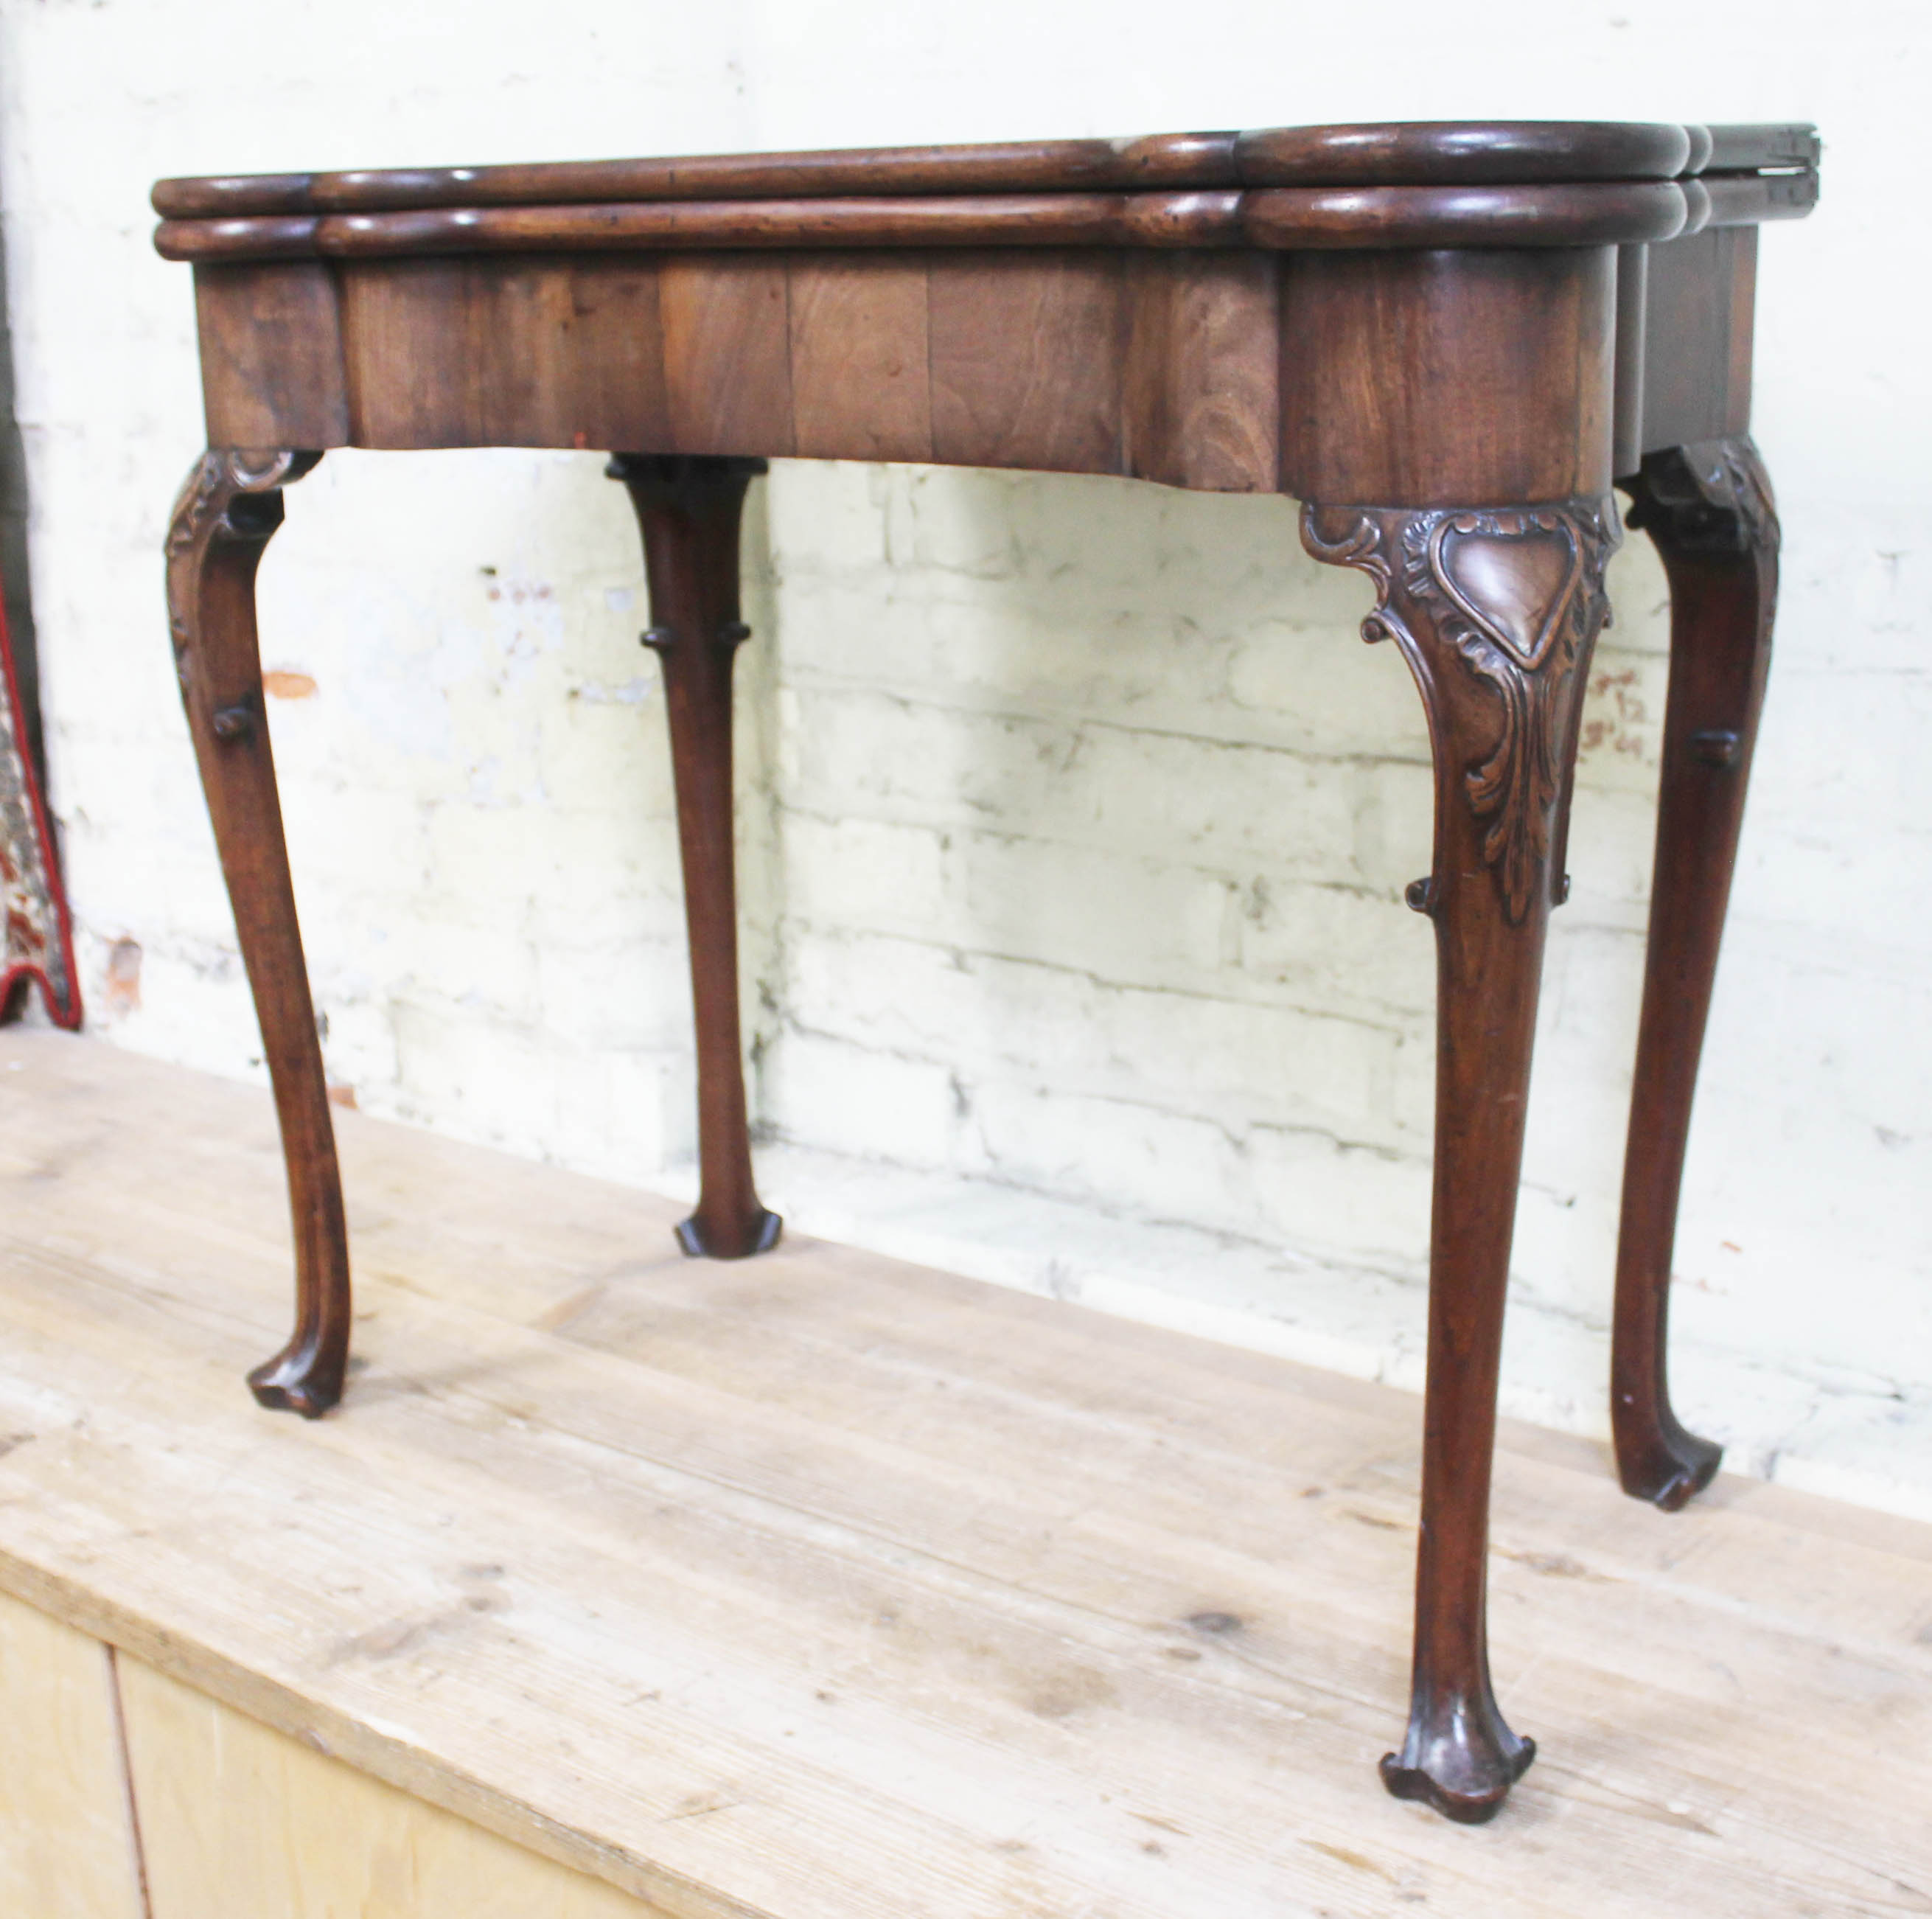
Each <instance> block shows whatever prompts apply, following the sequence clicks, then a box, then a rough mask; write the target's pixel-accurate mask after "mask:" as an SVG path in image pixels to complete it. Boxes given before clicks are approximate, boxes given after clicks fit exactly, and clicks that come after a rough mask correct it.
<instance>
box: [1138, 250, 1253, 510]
mask: <svg viewBox="0 0 1932 1919" xmlns="http://www.w3.org/2000/svg"><path fill="white" fill-rule="evenodd" d="M1127 301H1128V312H1129V317H1128V339H1127V360H1126V363H1125V367H1124V372H1123V377H1122V393H1121V404H1122V406H1123V408H1124V413H1125V422H1124V465H1125V468H1126V470H1127V472H1129V473H1132V474H1133V475H1134V476H1136V478H1138V479H1152V480H1160V481H1163V482H1165V483H1166V485H1169V486H1187V487H1198V488H1202V489H1203V490H1205V491H1214V492H1222V493H1250V492H1262V493H1266V492H1272V491H1274V489H1275V488H1276V487H1277V485H1278V484H1279V479H1280V437H1281V431H1280V335H1281V263H1280V260H1278V259H1277V258H1276V257H1274V256H1273V255H1271V254H1253V253H1213V254H1139V255H1137V256H1136V257H1134V258H1133V259H1132V260H1130V262H1129V263H1128V268H1127Z"/></svg>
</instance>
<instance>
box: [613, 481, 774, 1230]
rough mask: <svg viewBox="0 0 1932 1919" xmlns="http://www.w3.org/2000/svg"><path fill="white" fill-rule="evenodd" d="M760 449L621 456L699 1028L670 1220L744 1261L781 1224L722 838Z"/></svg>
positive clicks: (728, 815) (727, 828)
mask: <svg viewBox="0 0 1932 1919" xmlns="http://www.w3.org/2000/svg"><path fill="white" fill-rule="evenodd" d="M764 470H765V463H764V462H763V461H762V460H746V459H727V458H686V457H677V456H671V455H652V454H641V453H620V454H619V455H616V457H615V458H613V460H612V461H611V462H610V468H609V471H610V476H611V478H612V479H620V480H622V482H624V485H625V488H627V489H628V491H629V493H630V496H631V505H632V506H634V507H635V508H636V509H637V523H638V524H639V526H640V527H641V528H642V529H643V539H644V568H645V573H646V579H647V581H648V583H649V588H650V599H651V618H652V626H651V627H650V629H649V631H648V632H646V634H645V635H644V644H646V645H647V646H649V647H652V649H653V650H655V653H657V656H658V659H661V661H662V662H664V704H665V707H666V709H667V712H668V714H669V716H670V747H671V770H672V776H673V779H674V781H675V782H676V788H677V830H678V843H679V849H680V851H682V856H683V863H684V902H685V920H686V923H687V924H688V927H689V929H690V937H691V997H692V1002H693V1006H694V1011H695V1013H696V1015H697V1156H698V1169H699V1170H698V1192H697V1210H696V1211H695V1212H694V1213H693V1214H692V1215H691V1217H690V1218H688V1220H686V1221H685V1222H684V1224H682V1226H680V1227H679V1228H678V1230H677V1236H678V1240H679V1244H680V1245H682V1247H683V1248H684V1250H685V1251H686V1252H687V1253H691V1254H708V1255H709V1257H712V1259H715V1260H737V1259H742V1258H744V1257H745V1256H746V1255H747V1254H752V1253H762V1252H765V1251H768V1250H769V1248H771V1247H772V1246H774V1245H776V1244H777V1243H778V1232H779V1228H780V1226H781V1221H780V1220H779V1218H778V1215H777V1214H776V1213H774V1212H766V1210H765V1209H764V1207H763V1206H761V1205H760V1203H759V1202H758V1196H757V1192H756V1191H755V1190H754V1188H753V1186H752V1184H751V1134H750V1131H749V1129H748V1125H747V1122H746V1117H745V1069H744V1059H743V1053H742V1040H741V1038H740V1035H739V1025H738V904H737V885H736V876H735V870H734V860H733V847H732V805H731V666H732V662H733V658H734V656H736V652H737V650H738V647H739V643H740V642H741V641H743V640H745V639H747V638H749V637H750V632H751V629H749V628H748V626H745V624H744V623H743V622H742V620H740V619H739V617H738V611H739V609H738V527H739V518H740V516H741V515H742V511H743V508H744V503H745V488H746V487H747V486H748V485H749V484H750V483H751V479H752V478H753V476H754V475H756V474H758V473H763V471H764Z"/></svg>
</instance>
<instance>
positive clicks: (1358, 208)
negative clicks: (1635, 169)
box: [1241, 180, 1686, 252]
mask: <svg viewBox="0 0 1932 1919" xmlns="http://www.w3.org/2000/svg"><path fill="white" fill-rule="evenodd" d="M1685 211H1686V206H1685V198H1684V192H1683V189H1682V188H1680V187H1679V186H1678V185H1677V184H1676V182H1674V181H1671V180H1642V181H1633V182H1616V183H1615V184H1613V185H1587V186H1513V187H1355V188H1333V187H1331V188H1320V187H1304V188H1286V187H1283V188H1261V189H1258V190H1256V191H1253V192H1252V193H1248V194H1244V195H1243V196H1242V200H1241V225H1242V228H1243V230H1244V232H1245V233H1247V236H1248V238H1249V239H1250V240H1251V241H1253V242H1254V243H1255V245H1257V246H1264V247H1279V248H1283V250H1284V251H1288V250H1292V251H1296V252H1300V251H1303V250H1304V249H1309V248H1331V247H1334V248H1346V249H1347V250H1348V251H1351V252H1360V251H1364V250H1366V249H1370V248H1389V247H1594V246H1607V245H1608V246H1614V245H1620V244H1622V242H1625V241H1631V240H1667V239H1670V236H1672V235H1673V233H1676V232H1678V231H1679V230H1680V229H1681V228H1682V226H1683V224H1684V221H1685Z"/></svg>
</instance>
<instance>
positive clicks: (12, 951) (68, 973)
mask: <svg viewBox="0 0 1932 1919" xmlns="http://www.w3.org/2000/svg"><path fill="white" fill-rule="evenodd" d="M29 980H37V981H39V983H40V991H41V993H42V994H43V996H45V999H46V1006H47V1012H48V1014H49V1017H51V1018H52V1020H53V1021H54V1023H55V1025H56V1026H79V1025H80V981H78V980H77V978H75V976H74V932H73V929H72V927H71V925H70V924H69V923H68V911H67V898H66V896H65V894H64V893H62V890H61V883H60V875H59V873H58V871H56V869H55V866H54V854H53V839H52V836H51V835H50V834H49V832H48V831H47V813H46V807H45V806H43V804H42V803H41V801H40V782H39V781H38V780H37V779H36V778H35V777H34V762H33V757H32V755H31V754H30V753H29V752H28V750H27V729H26V721H25V716H24V715H23V712H22V710H21V706H20V684H19V682H18V681H17V679H16V678H15V677H14V673H13V647H12V645H11V644H10V642H9V641H8V639H7V617H6V614H5V612H4V611H0V1020H4V1019H5V1018H6V1017H7V1016H8V1015H9V1014H10V1013H12V1012H13V1011H17V1008H18V1002H19V1001H20V998H21V996H23V994H24V993H26V990H27V982H28V981H29Z"/></svg>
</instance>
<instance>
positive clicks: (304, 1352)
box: [167, 451, 350, 1419]
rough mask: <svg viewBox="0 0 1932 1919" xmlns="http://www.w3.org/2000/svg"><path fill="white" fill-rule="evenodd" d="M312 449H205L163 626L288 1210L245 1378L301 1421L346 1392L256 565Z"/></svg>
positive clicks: (339, 1253) (170, 562)
mask: <svg viewBox="0 0 1932 1919" xmlns="http://www.w3.org/2000/svg"><path fill="white" fill-rule="evenodd" d="M321 457H322V456H321V455H320V454H319V453H289V452H233V451H225V452H210V453H207V454H205V455H203V456H202V461H201V463H200V464H199V466H198V467H196V469H195V470H194V471H193V473H191V474H190V476H188V482H187V485H186V487H184V488H183V489H182V492H181V498H180V499H179V500H178V501H177V502H176V503H175V512H174V518H173V521H172V524H171V525H170V526H169V530H168V543H167V581H168V614H169V625H170V626H171V628H172V632H173V635H174V643H175V663H176V666H177V668H178V671H179V674H180V677H181V698H182V700H183V701H184V704H185V705H186V706H187V721H188V730H189V731H190V733H191V734H193V737H194V750H195V755H196V758H197V760H198V761H199V763H200V767H201V783H202V791H204V792H205V794H206V795H207V797H208V814H209V816H210V817H211V819H212V820H213V821H214V841H215V845H216V847H217V850H218V851H219V852H220V856H221V871H222V876H223V878H224V879H226V881H227V883H228V897H229V900H230V902H232V904H233V907H234V910H235V929H236V935H237V936H238V937H239V940H240V941H241V946H242V963H243V964H244V965H245V966H246V967H247V968H248V984H249V986H250V987H251V989H252V990H253V991H254V996H255V1012H256V1017H257V1018H258V1019H259V1020H260V1022H261V1027H262V1050H263V1053H264V1054H265V1055H266V1058H267V1059H268V1062H269V1080H270V1081H271V1083H272V1085H273V1086H274V1088H275V1112H276V1115H277V1117H278V1119H280V1121H281V1130H282V1149H283V1152H284V1155H285V1156H286V1158H287V1161H288V1174H289V1200H290V1208H291V1209H292V1211H293V1214H294V1218H295V1246H296V1326H295V1331H294V1332H293V1335H291V1337H290V1340H289V1343H288V1344H287V1345H286V1346H285V1347H283V1349H282V1350H281V1352H280V1353H277V1354H276V1355H275V1357H274V1358H273V1359H270V1360H269V1361H268V1362H266V1364H264V1365H260V1366H258V1367H257V1368H256V1369H255V1370H254V1371H253V1372H252V1373H251V1374H249V1375H248V1383H249V1385H250V1386H251V1387H253V1388H254V1393H255V1397H256V1398H257V1399H258V1400H260V1401H261V1403H262V1404H263V1405H264V1406H270V1407H286V1408H287V1409H289V1410H291V1411H293V1412H297V1413H302V1414H304V1415H305V1416H307V1417H308V1418H310V1419H316V1418H319V1417H320V1416H321V1415H322V1414H323V1413H326V1412H327V1411H328V1410H329V1407H332V1406H333V1405H334V1404H335V1402H336V1401H338V1399H340V1398H341V1396H342V1377H343V1371H344V1368H345V1367H346V1365H347V1363H348V1358H349V1309H350V1300H349V1235H348V1230H347V1227H346V1226H345V1224H344V1221H343V1213H342V1180H341V1173H340V1172H339V1171H338V1168H337V1166H336V1160H335V1128H333V1127H332V1125H331V1124H330V1122H329V1092H328V1087H327V1084H326V1081H325V1080H324V1079H323V1067H322V1048H321V1046H320V1044H319V1042H318V1041H317V1037H316V1029H315V1008H314V1003H313V1002H311V999H310V997H309V990H308V969H307V967H306V966H305V965H304V963H303V960H302V932H301V929H300V927H299V926H298V924H297V923H296V899H295V889H294V887H293V884H292V883H291V881H290V878H289V857H288V851H287V847H286V846H285V845H284V842H283V838H282V811H281V802H280V800H279V799H278V797H277V795H276V791H275V758H274V756H273V755H272V753H271V752H270V751H269V729H268V721H267V716H266V713H264V711H263V701H262V656H261V648H260V643H259V642H258V641H257V637H256V632H255V569H256V567H257V565H258V564H259V563H260V560H261V557H262V552H263V548H265V547H266V545H268V543H269V539H271V538H272V536H273V535H274V533H275V530H276V528H277V527H279V526H280V525H281V523H282V495H281V488H282V487H283V486H284V485H286V484H287V482H289V481H290V480H295V479H300V478H301V477H302V475H303V474H305V473H307V472H308V471H309V470H310V469H311V467H314V465H315V464H316V462H317V461H318V460H320V458H321Z"/></svg>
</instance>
